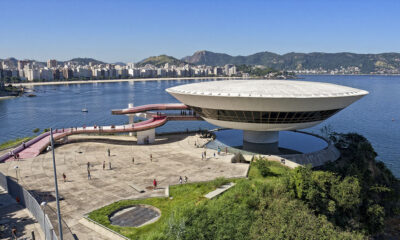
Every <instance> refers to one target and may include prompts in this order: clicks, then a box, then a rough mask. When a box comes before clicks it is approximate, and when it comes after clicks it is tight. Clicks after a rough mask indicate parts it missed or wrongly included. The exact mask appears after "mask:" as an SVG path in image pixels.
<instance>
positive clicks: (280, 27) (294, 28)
mask: <svg viewBox="0 0 400 240" xmlns="http://www.w3.org/2000/svg"><path fill="white" fill-rule="evenodd" d="M2 6H3V7H4V9H8V10H7V11H4V12H3V13H2V14H1V16H0V20H1V21H2V22H3V25H4V26H3V33H6V34H4V35H3V37H2V38H0V58H2V59H4V58H8V57H15V58H17V59H35V60H37V61H47V60H48V59H57V60H59V61H66V60H69V59H71V58H74V57H90V58H94V59H97V60H101V61H104V62H118V61H122V62H138V61H140V60H142V59H145V58H146V57H149V56H158V55H160V54H167V55H170V56H174V57H176V58H182V57H185V56H188V55H191V54H193V53H194V52H195V51H198V50H209V51H213V52H219V53H226V54H229V55H232V56H237V55H245V56H246V55H250V54H253V53H256V52H261V51H269V52H275V53H278V54H285V53H288V52H305V53H308V52H329V53H331V52H354V53H383V52H400V46H399V45H398V44H397V39H399V37H400V34H399V33H398V32H397V31H395V29H393V27H392V26H393V23H395V22H398V21H399V20H400V17H399V16H398V15H397V14H396V12H397V11H398V10H400V3H399V2H396V1H385V2H378V1H351V2H345V1H338V2H335V3H331V2H325V1H306V2H295V1H285V2H284V3H282V2H275V1H268V2H261V1H251V2H246V3H244V2H239V1H231V2H229V3H227V2H222V1H215V2H211V1H202V2H184V1H168V2H163V1H146V2H139V1H138V2H130V1H114V2H107V1H85V2H78V1H68V2H66V1H57V2H54V1H35V2H29V1H19V2H11V1H2ZM16 14H17V15H16ZM16 16H18V17H16Z"/></svg>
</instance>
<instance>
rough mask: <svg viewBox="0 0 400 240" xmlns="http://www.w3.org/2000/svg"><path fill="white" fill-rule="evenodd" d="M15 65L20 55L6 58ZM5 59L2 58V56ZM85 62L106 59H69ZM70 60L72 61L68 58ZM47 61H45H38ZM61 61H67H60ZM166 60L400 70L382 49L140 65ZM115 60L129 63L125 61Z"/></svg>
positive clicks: (201, 56)
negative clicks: (379, 51) (372, 51)
mask: <svg viewBox="0 0 400 240" xmlns="http://www.w3.org/2000/svg"><path fill="white" fill-rule="evenodd" d="M3 60H5V61H8V62H10V63H12V64H14V66H16V65H17V61H18V60H17V59H15V58H8V59H3ZM0 61H1V59H0ZM69 61H70V62H75V63H78V64H81V65H87V64H89V62H93V63H95V64H103V63H104V62H102V61H99V60H96V59H93V58H73V59H71V60H69ZM65 62H68V61H65ZM38 63H39V64H43V65H45V64H46V63H45V62H38ZM59 63H63V62H62V61H59ZM166 63H169V64H170V65H175V66H180V65H183V64H192V65H202V64H204V65H208V66H223V65H225V64H236V65H242V64H246V65H263V66H267V67H270V68H274V69H277V70H305V69H308V70H310V69H324V70H327V71H330V70H335V69H341V68H356V67H357V68H358V69H359V72H360V73H373V72H379V71H383V72H386V73H387V72H397V73H400V53H379V54H357V53H348V52H343V53H322V52H314V53H294V52H292V53H287V54H283V55H279V54H276V53H272V52H259V53H255V54H251V55H248V56H231V55H228V54H225V53H214V52H210V51H197V52H195V53H194V54H193V55H192V56H187V57H184V58H182V59H177V58H174V57H172V56H167V55H160V56H153V57H149V58H146V59H143V60H142V61H140V62H138V63H137V64H136V65H137V66H139V67H141V66H145V65H146V64H151V65H154V66H157V67H162V66H164V65H165V64H166ZM115 64H119V65H125V64H124V63H122V62H117V63H115Z"/></svg>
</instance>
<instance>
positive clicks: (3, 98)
mask: <svg viewBox="0 0 400 240" xmlns="http://www.w3.org/2000/svg"><path fill="white" fill-rule="evenodd" d="M15 97H16V96H1V97H0V101H1V100H6V99H11V98H15Z"/></svg>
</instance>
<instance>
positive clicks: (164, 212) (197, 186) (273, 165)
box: [89, 162, 290, 239]
mask: <svg viewBox="0 0 400 240" xmlns="http://www.w3.org/2000/svg"><path fill="white" fill-rule="evenodd" d="M268 166H269V168H270V171H271V173H272V174H271V175H270V176H266V177H262V176H261V174H260V173H259V170H258V169H257V168H256V167H255V166H254V164H252V167H251V169H250V173H249V179H250V182H256V181H264V182H265V181H271V182H272V181H276V180H277V179H278V178H279V176H281V175H282V174H285V173H286V172H288V171H290V169H288V168H287V167H284V166H282V165H280V164H279V163H277V162H268ZM240 181H249V180H247V179H232V180H228V179H224V178H217V179H215V180H213V181H210V182H204V183H191V184H182V185H175V186H171V187H170V196H171V197H172V198H173V199H169V198H147V199H142V200H122V201H118V202H115V203H112V204H110V205H108V206H105V207H102V208H100V209H97V210H95V211H93V212H91V213H90V214H89V218H90V219H92V220H94V221H96V222H98V223H100V224H102V225H104V226H106V227H108V228H110V229H112V230H114V231H116V232H118V233H120V234H122V235H124V236H126V237H128V238H131V239H152V238H153V237H157V236H162V235H163V233H164V230H165V228H166V227H168V222H169V220H170V217H171V215H173V214H177V213H179V212H182V211H184V210H185V209H186V208H187V207H191V206H198V205H200V204H203V203H206V202H207V201H214V200H208V199H206V198H205V197H204V195H205V194H207V193H209V192H211V191H213V190H215V189H216V188H217V187H219V186H221V185H223V184H226V183H228V182H240ZM135 204H148V205H152V206H154V207H156V208H158V209H160V210H161V217H160V219H159V220H158V221H157V222H155V223H152V224H149V225H146V226H143V227H138V228H136V227H120V226H114V225H111V223H110V220H109V217H108V216H109V215H110V214H111V213H112V212H114V211H117V210H119V209H122V208H125V207H128V206H132V205H135Z"/></svg>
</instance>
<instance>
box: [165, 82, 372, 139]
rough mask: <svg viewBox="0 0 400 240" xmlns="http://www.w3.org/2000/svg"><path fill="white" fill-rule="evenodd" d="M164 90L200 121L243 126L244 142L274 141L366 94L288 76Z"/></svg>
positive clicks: (309, 125)
mask: <svg viewBox="0 0 400 240" xmlns="http://www.w3.org/2000/svg"><path fill="white" fill-rule="evenodd" d="M166 91H167V92H168V93H170V94H171V95H173V96H174V97H175V98H177V99H178V100H179V101H181V102H182V103H184V104H186V105H187V106H189V107H190V108H192V109H193V110H194V111H195V112H196V113H197V114H199V115H200V116H201V117H202V118H203V119H204V120H206V121H208V122H210V123H212V124H214V125H217V126H220V127H225V128H233V129H242V130H244V131H243V143H244V145H245V144H246V142H248V143H255V144H271V143H277V142H278V136H279V135H278V134H279V131H281V130H295V129H303V128H309V127H312V126H314V125H317V124H319V123H321V122H322V121H324V120H325V119H327V118H329V117H331V116H332V115H334V114H335V113H337V112H339V111H340V110H342V109H344V108H345V107H347V106H349V105H350V104H352V103H353V102H355V101H357V100H358V99H360V98H361V97H363V96H364V95H366V94H368V92H367V91H364V90H360V89H356V88H351V87H346V86H341V85H336V84H331V83H322V82H305V81H289V80H226V81H212V82H201V83H193V84H186V85H181V86H176V87H172V88H168V89H167V90H166Z"/></svg>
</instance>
